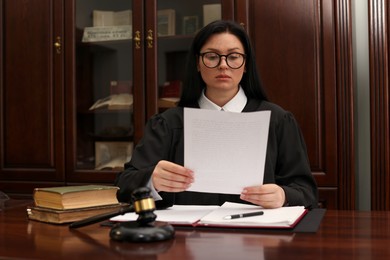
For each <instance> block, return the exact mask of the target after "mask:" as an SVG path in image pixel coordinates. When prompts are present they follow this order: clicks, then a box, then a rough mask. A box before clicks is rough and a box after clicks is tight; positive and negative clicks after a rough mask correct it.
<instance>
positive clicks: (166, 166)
mask: <svg viewBox="0 0 390 260" xmlns="http://www.w3.org/2000/svg"><path fill="white" fill-rule="evenodd" d="M152 182H153V186H154V188H155V189H156V190H158V191H167V192H180V191H185V190H186V189H188V187H190V186H191V183H193V182H194V174H193V172H192V171H191V170H189V169H187V168H185V167H183V166H181V165H178V164H175V163H172V162H169V161H163V160H162V161H159V162H158V163H157V165H156V167H155V168H154V170H153V173H152Z"/></svg>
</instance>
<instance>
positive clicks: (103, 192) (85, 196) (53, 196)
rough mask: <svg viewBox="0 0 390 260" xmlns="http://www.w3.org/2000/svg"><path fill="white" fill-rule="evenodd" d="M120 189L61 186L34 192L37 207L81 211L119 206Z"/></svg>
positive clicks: (96, 186) (103, 186)
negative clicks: (117, 196)
mask: <svg viewBox="0 0 390 260" xmlns="http://www.w3.org/2000/svg"><path fill="white" fill-rule="evenodd" d="M118 189H119V188H118V187H115V186H108V185H107V186H106V185H80V186H60V187H49V188H35V189H34V192H33V198H34V203H35V206H36V207H43V208H50V209H59V210H65V209H80V208H86V207H95V206H103V205H113V204H118V200H117V198H116V193H117V191H118Z"/></svg>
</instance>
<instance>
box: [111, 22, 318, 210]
mask: <svg viewBox="0 0 390 260" xmlns="http://www.w3.org/2000/svg"><path fill="white" fill-rule="evenodd" d="M224 32H228V33H231V34H233V35H235V36H236V37H237V38H238V39H239V40H240V41H241V43H242V45H243V46H244V48H245V54H246V59H245V73H244V74H243V76H242V80H241V81H240V84H239V86H237V88H238V89H239V88H242V89H243V90H244V92H245V96H246V98H247V102H246V105H245V106H244V109H243V110H242V111H241V112H243V113H245V112H253V111H265V110H268V111H271V119H270V127H269V135H268V144H267V154H266V161H265V169H264V180H263V183H264V184H276V185H278V186H279V187H281V188H282V189H283V191H284V195H285V201H284V205H291V206H295V205H301V206H305V207H309V208H312V207H316V206H317V185H316V183H315V180H314V178H313V176H312V173H311V170H310V165H309V160H308V156H307V151H306V146H305V142H304V140H303V137H302V133H301V131H300V129H299V126H298V125H297V122H296V120H295V119H294V117H293V115H292V114H291V113H290V112H287V111H285V110H284V109H282V108H281V107H279V106H277V105H276V104H273V103H271V102H269V101H268V99H267V97H266V95H265V92H264V90H263V88H262V87H261V84H260V79H259V76H258V74H257V69H256V64H255V58H254V54H253V51H252V48H251V46H250V41H249V38H248V36H247V34H246V32H245V31H244V30H243V29H242V27H241V26H240V25H237V24H235V23H233V22H227V21H217V22H214V23H211V24H209V25H208V26H206V27H204V28H203V29H202V30H200V31H199V33H198V34H197V36H195V39H194V41H193V44H192V46H191V49H190V56H189V60H188V66H187V69H188V75H187V77H186V80H185V82H184V85H183V91H182V94H181V98H180V101H179V104H178V107H176V108H171V109H168V110H166V111H165V112H163V113H161V114H157V115H155V116H153V117H152V118H151V119H150V120H149V121H148V123H147V125H146V128H145V132H144V137H143V138H142V139H141V141H140V142H139V143H138V144H137V146H136V147H135V149H134V151H133V155H132V158H131V160H130V162H128V163H126V164H125V170H124V171H123V172H121V173H119V174H118V176H117V178H116V180H115V185H117V186H118V187H119V188H120V190H119V191H118V194H117V196H118V199H119V201H123V202H130V201H131V194H132V192H133V191H134V190H135V189H136V188H139V187H142V186H151V187H152V189H153V190H154V188H153V183H152V181H151V177H152V174H153V171H154V170H155V167H156V165H157V164H158V163H159V161H161V160H165V161H169V162H173V163H176V164H179V165H184V134H183V107H192V108H199V103H198V101H199V99H200V97H201V95H202V93H204V91H205V89H206V88H207V86H206V83H205V82H204V81H203V79H202V77H201V75H200V73H199V72H198V69H197V68H198V66H199V63H198V62H199V59H200V58H199V53H200V52H201V48H202V46H203V45H204V44H205V43H206V42H207V40H208V38H209V37H211V36H212V35H215V34H219V33H224ZM225 58H226V57H225ZM226 59H227V58H226ZM219 62H220V63H221V57H220V61H219ZM226 64H227V62H226ZM226 64H225V63H224V66H226ZM243 138H245V137H244V136H243ZM205 163H207V162H205ZM237 174H240V173H239V172H238V173H237ZM158 194H159V196H161V198H162V199H161V200H158V201H156V205H157V207H167V206H171V205H173V204H194V205H222V204H223V203H224V202H225V201H231V202H240V203H247V201H244V200H242V199H240V195H233V194H217V193H201V192H189V191H182V192H163V191H160V192H159V193H158Z"/></svg>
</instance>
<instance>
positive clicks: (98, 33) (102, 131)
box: [73, 0, 136, 171]
mask: <svg viewBox="0 0 390 260" xmlns="http://www.w3.org/2000/svg"><path fill="white" fill-rule="evenodd" d="M74 10H75V11H74V15H75V28H74V30H75V55H74V56H75V58H74V59H75V61H74V66H75V69H74V75H75V82H74V85H75V87H74V88H75V89H74V96H75V97H74V102H75V104H74V106H75V108H74V111H75V115H74V119H73V120H74V130H73V131H74V139H75V140H73V143H74V146H75V147H74V150H75V151H74V152H75V154H76V155H75V160H76V165H75V167H76V170H93V171H101V170H102V171H104V170H118V169H121V168H123V164H124V163H125V162H127V161H128V160H129V159H130V157H131V153H132V149H133V134H134V124H133V119H134V113H135V112H136V111H134V110H133V100H134V96H133V75H132V72H133V57H132V56H133V54H132V1H131V0H115V1H112V0H75V4H74Z"/></svg>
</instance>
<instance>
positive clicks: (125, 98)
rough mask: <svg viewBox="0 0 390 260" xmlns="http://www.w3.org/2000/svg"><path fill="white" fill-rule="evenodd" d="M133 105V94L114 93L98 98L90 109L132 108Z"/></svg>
mask: <svg viewBox="0 0 390 260" xmlns="http://www.w3.org/2000/svg"><path fill="white" fill-rule="evenodd" d="M132 107H133V95H132V94H127V93H121V94H112V95H109V96H107V97H105V98H101V99H98V100H97V101H96V102H95V103H94V104H93V105H92V106H91V107H90V108H89V110H95V109H98V108H105V109H108V110H120V109H131V108H132Z"/></svg>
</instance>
